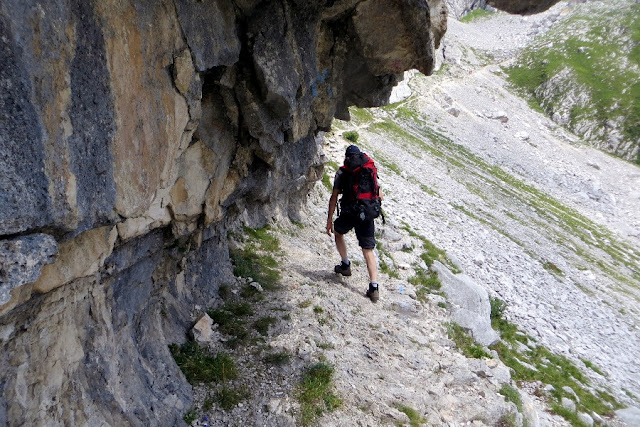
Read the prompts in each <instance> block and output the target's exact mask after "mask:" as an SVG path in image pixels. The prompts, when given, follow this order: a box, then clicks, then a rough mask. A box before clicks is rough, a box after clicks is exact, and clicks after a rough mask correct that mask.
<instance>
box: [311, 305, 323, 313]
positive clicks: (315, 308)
mask: <svg viewBox="0 0 640 427" xmlns="http://www.w3.org/2000/svg"><path fill="white" fill-rule="evenodd" d="M313 312H314V313H316V314H320V313H324V310H323V309H322V307H320V306H319V305H314V306H313Z"/></svg>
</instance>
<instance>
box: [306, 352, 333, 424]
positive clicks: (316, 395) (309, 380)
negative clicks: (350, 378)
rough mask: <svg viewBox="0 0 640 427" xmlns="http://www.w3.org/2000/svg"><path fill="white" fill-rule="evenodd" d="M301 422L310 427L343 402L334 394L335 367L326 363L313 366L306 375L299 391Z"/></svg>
mask: <svg viewBox="0 0 640 427" xmlns="http://www.w3.org/2000/svg"><path fill="white" fill-rule="evenodd" d="M298 400H299V402H300V422H301V424H302V425H305V426H306V425H310V424H311V423H312V422H313V421H314V420H315V419H316V418H318V417H320V416H322V414H324V412H325V411H333V410H335V409H336V408H338V407H340V405H342V400H341V399H340V398H339V397H338V396H336V394H335V393H334V392H333V366H332V365H330V364H328V363H326V362H319V363H316V364H315V365H312V366H311V367H310V368H309V369H307V371H306V372H305V373H304V375H303V377H302V381H301V382H300V386H299V391H298Z"/></svg>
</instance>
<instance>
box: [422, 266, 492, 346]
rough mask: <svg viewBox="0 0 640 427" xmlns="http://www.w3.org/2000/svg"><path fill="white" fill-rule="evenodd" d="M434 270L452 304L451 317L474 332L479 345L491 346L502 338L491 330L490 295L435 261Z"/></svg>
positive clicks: (469, 279)
mask: <svg viewBox="0 0 640 427" xmlns="http://www.w3.org/2000/svg"><path fill="white" fill-rule="evenodd" d="M431 269H432V270H433V271H435V272H436V273H438V278H439V279H440V281H441V282H442V290H443V291H444V292H445V294H446V295H447V300H448V301H449V303H450V305H451V318H452V320H453V321H454V322H456V323H458V324H459V325H460V326H462V327H463V328H465V329H468V330H470V331H471V334H472V336H473V339H474V340H475V341H476V342H478V343H479V344H482V345H486V346H489V345H491V344H494V343H496V342H497V341H498V340H499V339H500V336H499V335H498V334H497V333H496V331H494V330H493V329H492V328H491V319H490V315H491V304H490V303H489V294H488V293H487V291H486V290H485V289H484V288H483V287H482V286H480V285H478V284H477V283H475V282H474V281H473V280H472V279H471V278H470V277H469V276H467V275H466V274H457V275H454V274H453V273H451V271H449V269H448V268H447V267H445V266H444V265H443V264H441V263H440V262H438V261H435V262H434V263H433V265H432V266H431Z"/></svg>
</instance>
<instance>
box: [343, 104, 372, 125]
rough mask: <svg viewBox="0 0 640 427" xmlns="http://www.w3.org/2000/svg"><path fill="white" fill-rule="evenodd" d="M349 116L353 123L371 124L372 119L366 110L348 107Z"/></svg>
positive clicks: (369, 111) (369, 112)
mask: <svg viewBox="0 0 640 427" xmlns="http://www.w3.org/2000/svg"><path fill="white" fill-rule="evenodd" d="M349 115H350V116H351V121H353V122H355V123H371V122H372V121H373V119H374V117H373V114H371V110H369V109H368V108H358V107H349Z"/></svg>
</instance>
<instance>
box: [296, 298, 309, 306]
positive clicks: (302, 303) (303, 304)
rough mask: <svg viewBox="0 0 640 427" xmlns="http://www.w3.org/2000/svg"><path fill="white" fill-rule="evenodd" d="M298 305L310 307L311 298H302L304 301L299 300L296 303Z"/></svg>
mask: <svg viewBox="0 0 640 427" xmlns="http://www.w3.org/2000/svg"><path fill="white" fill-rule="evenodd" d="M298 307H300V308H307V307H311V300H309V299H306V300H304V301H302V302H300V303H299V304H298Z"/></svg>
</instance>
